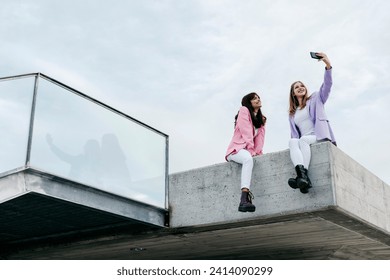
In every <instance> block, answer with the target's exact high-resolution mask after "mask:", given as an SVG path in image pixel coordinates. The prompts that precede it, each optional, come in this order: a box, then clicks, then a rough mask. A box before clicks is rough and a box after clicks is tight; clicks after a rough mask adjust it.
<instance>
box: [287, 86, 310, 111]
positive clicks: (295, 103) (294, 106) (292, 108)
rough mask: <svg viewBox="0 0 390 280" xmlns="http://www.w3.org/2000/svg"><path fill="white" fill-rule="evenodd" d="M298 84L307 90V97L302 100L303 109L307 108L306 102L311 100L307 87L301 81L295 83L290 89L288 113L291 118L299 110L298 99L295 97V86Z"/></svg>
mask: <svg viewBox="0 0 390 280" xmlns="http://www.w3.org/2000/svg"><path fill="white" fill-rule="evenodd" d="M296 83H301V84H302V85H303V86H304V87H305V89H306V94H305V96H304V97H303V99H302V108H305V107H306V102H307V100H309V98H310V96H309V95H308V92H309V91H308V90H307V87H306V86H305V84H304V83H302V82H301V81H296V82H293V83H292V84H291V87H290V108H289V110H288V113H289V115H290V116H292V115H294V114H295V111H296V110H297V108H298V106H299V102H298V98H296V97H295V95H294V86H295V84H296Z"/></svg>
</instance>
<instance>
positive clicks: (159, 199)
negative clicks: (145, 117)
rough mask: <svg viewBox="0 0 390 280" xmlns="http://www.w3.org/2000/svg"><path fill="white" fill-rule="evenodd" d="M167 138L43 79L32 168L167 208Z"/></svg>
mask: <svg viewBox="0 0 390 280" xmlns="http://www.w3.org/2000/svg"><path fill="white" fill-rule="evenodd" d="M165 148H166V138H165V137H164V136H163V135H160V134H157V133H156V132H154V131H152V130H150V129H147V128H145V127H143V126H141V125H139V124H138V123H135V122H134V121H132V120H130V119H128V118H126V117H124V116H122V115H119V114H118V113H116V112H113V111H111V110H109V109H107V108H105V107H102V106H100V105H99V104H96V103H94V102H91V101H90V100H88V99H86V98H83V97H81V96H79V95H77V94H75V93H73V92H72V91H70V90H68V89H66V88H64V87H61V86H59V85H57V84H54V83H52V82H51V81H49V80H46V79H43V78H40V79H39V85H38V94H37V99H36V108H35V119H34V133H33V139H32V147H31V166H32V167H34V168H38V169H41V170H44V171H46V172H48V173H52V174H54V175H58V176H61V177H65V178H68V179H70V180H73V181H77V182H80V183H83V184H87V185H90V186H92V187H95V188H99V189H102V190H105V191H108V192H111V193H115V194H118V195H121V196H125V197H129V198H132V199H135V200H139V201H141V202H144V203H148V204H151V205H154V206H158V207H161V208H165V174H166V170H165V168H166V166H165V160H166V154H165V152H166V149H165Z"/></svg>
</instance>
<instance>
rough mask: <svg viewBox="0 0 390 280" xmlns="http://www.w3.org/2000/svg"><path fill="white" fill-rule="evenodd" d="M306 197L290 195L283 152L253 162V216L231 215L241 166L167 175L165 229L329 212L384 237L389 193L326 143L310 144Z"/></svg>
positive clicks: (296, 192)
mask: <svg viewBox="0 0 390 280" xmlns="http://www.w3.org/2000/svg"><path fill="white" fill-rule="evenodd" d="M311 149H312V159H311V163H310V166H309V176H310V178H311V181H312V184H313V188H312V189H310V191H309V193H308V194H302V193H301V192H300V191H299V190H294V189H291V188H290V187H289V186H288V184H287V180H288V178H290V177H295V176H296V174H295V171H294V167H293V165H292V162H291V160H290V155H289V150H284V151H280V152H276V153H270V154H264V155H262V156H257V157H255V158H254V168H253V175H252V186H251V190H252V192H253V194H254V196H255V198H254V200H253V203H254V204H255V205H256V211H255V212H253V213H248V212H246V213H241V212H238V211H237V208H238V204H239V199H240V175H241V165H240V164H237V163H234V162H226V163H221V164H217V165H213V166H207V167H204V168H199V169H195V170H190V171H186V172H181V173H175V174H172V175H170V181H169V184H170V186H169V209H170V217H171V220H170V225H171V227H188V226H200V225H207V224H218V223H230V222H236V221H242V220H246V219H248V220H250V219H259V218H272V217H277V216H283V215H288V214H297V213H305V212H311V211H317V210H322V209H327V208H330V207H334V208H336V209H338V210H340V211H343V212H345V213H346V214H348V215H350V216H351V217H354V218H356V219H360V220H362V221H365V222H367V223H369V224H370V225H372V226H374V227H377V228H378V229H380V230H383V231H385V232H387V233H389V232H390V227H389V226H390V218H389V215H388V214H389V213H390V211H389V210H390V209H389V207H390V206H389V205H390V189H389V186H388V185H387V184H385V183H384V182H383V181H381V180H380V179H379V178H378V177H376V176H375V175H374V174H372V173H371V172H369V171H368V170H367V169H365V168H364V167H363V166H361V165H360V164H359V163H357V162H356V161H354V160H353V159H352V158H350V157H349V156H348V155H346V154H345V153H343V152H342V151H341V150H340V149H339V148H337V147H336V146H334V145H332V144H331V143H329V142H324V143H318V144H314V145H312V147H311Z"/></svg>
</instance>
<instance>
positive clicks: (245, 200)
mask: <svg viewBox="0 0 390 280" xmlns="http://www.w3.org/2000/svg"><path fill="white" fill-rule="evenodd" d="M252 199H253V195H252V193H251V192H250V191H249V192H244V191H242V192H241V201H240V205H239V206H238V211H240V212H255V210H256V206H254V205H253V204H252Z"/></svg>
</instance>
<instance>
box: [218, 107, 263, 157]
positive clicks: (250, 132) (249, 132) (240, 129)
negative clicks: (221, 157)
mask: <svg viewBox="0 0 390 280" xmlns="http://www.w3.org/2000/svg"><path fill="white" fill-rule="evenodd" d="M254 134H255V127H254V126H253V123H252V119H251V115H250V113H249V110H248V108H247V107H245V106H242V107H241V108H240V111H239V112H238V118H237V124H236V127H235V129H234V134H233V138H232V140H231V141H230V144H229V146H228V148H227V151H226V156H225V159H226V160H227V157H228V156H229V155H230V154H235V153H237V152H238V151H239V150H241V149H246V150H247V151H248V152H250V153H251V155H252V156H257V155H262V154H263V146H264V137H265V127H264V125H263V126H262V127H260V128H259V129H258V131H257V134H256V136H254Z"/></svg>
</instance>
